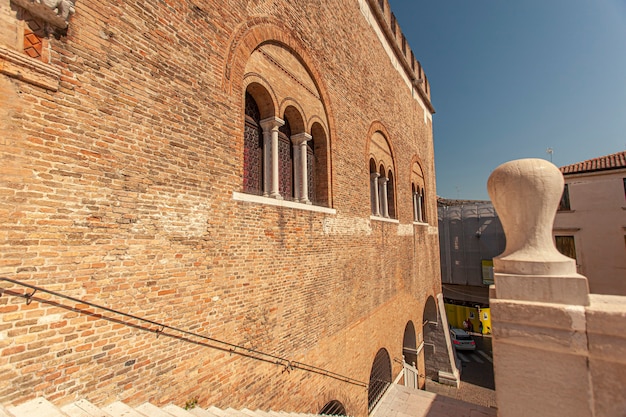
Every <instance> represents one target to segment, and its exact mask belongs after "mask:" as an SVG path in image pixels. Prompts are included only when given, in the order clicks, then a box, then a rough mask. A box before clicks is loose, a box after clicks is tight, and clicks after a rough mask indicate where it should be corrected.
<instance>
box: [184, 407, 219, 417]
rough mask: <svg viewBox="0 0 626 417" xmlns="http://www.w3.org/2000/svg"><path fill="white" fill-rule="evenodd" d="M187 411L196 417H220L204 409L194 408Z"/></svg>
mask: <svg viewBox="0 0 626 417" xmlns="http://www.w3.org/2000/svg"><path fill="white" fill-rule="evenodd" d="M187 411H189V412H190V413H191V414H193V415H194V416H196V417H219V416H218V415H217V414H214V413H212V412H210V411H209V410H205V409H204V408H200V407H194V408H192V409H190V410H187Z"/></svg>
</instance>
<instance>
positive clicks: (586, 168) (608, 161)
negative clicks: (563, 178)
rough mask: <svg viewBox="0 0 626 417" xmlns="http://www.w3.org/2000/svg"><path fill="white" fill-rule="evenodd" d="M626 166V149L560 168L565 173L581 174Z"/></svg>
mask: <svg viewBox="0 0 626 417" xmlns="http://www.w3.org/2000/svg"><path fill="white" fill-rule="evenodd" d="M620 168H626V151H622V152H618V153H614V154H611V155H606V156H601V157H599V158H593V159H588V160H586V161H582V162H576V163H575V164H571V165H565V166H563V167H560V168H559V169H560V170H561V172H562V173H563V174H564V175H567V174H580V173H582V172H594V171H607V170H610V169H620Z"/></svg>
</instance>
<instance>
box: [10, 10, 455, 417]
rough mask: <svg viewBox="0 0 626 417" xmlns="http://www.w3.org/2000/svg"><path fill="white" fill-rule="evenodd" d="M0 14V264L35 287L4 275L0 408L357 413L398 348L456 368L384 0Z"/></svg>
mask: <svg viewBox="0 0 626 417" xmlns="http://www.w3.org/2000/svg"><path fill="white" fill-rule="evenodd" d="M53 7H55V6H53ZM0 11H1V12H2V13H1V17H0V23H2V24H1V25H0V27H1V29H0V31H1V33H0V99H1V107H0V121H1V124H0V129H1V132H0V170H1V173H2V175H1V177H0V277H3V278H8V279H11V280H14V281H19V282H21V283H26V284H28V285H31V286H36V287H41V288H42V290H37V291H36V292H34V289H33V288H32V287H28V286H25V285H21V284H15V283H12V282H8V281H4V282H0V286H1V287H2V288H3V293H2V296H1V297H0V402H1V403H4V404H18V403H20V402H23V401H25V400H27V399H30V398H33V397H36V396H42V397H45V398H47V399H48V400H50V401H52V402H55V403H58V404H63V403H67V402H69V401H72V400H75V399H77V398H88V399H89V400H90V401H92V402H94V403H97V404H105V403H107V402H110V401H113V400H120V399H121V400H123V401H125V402H127V403H138V402H141V401H146V400H149V401H151V402H153V403H156V404H165V403H168V402H174V403H176V404H179V405H180V404H184V403H185V401H187V400H189V399H193V398H196V397H197V399H198V402H199V403H200V404H203V405H205V404H206V405H208V404H215V405H219V406H233V407H241V406H247V407H249V408H252V407H255V408H270V407H271V408H273V409H285V410H287V409H288V410H293V411H306V412H318V411H320V410H321V409H322V407H323V406H324V405H325V404H327V403H329V402H331V401H333V400H335V401H339V402H340V403H341V404H342V405H343V406H344V407H345V409H346V411H347V412H348V413H350V414H352V415H365V414H366V413H367V409H368V397H369V402H370V405H371V403H372V401H375V398H373V397H376V395H377V392H374V391H373V389H374V387H375V386H377V384H378V383H377V382H376V380H378V379H380V380H382V381H383V385H384V383H386V382H390V381H388V380H389V379H391V378H395V377H396V376H397V375H398V374H399V373H400V371H401V369H402V355H403V353H404V354H405V356H407V357H408V358H409V359H411V358H412V359H413V361H416V362H417V366H418V368H419V369H420V372H421V373H423V374H432V375H436V373H437V371H438V370H443V371H447V372H450V371H451V369H450V364H449V361H448V362H446V361H447V358H448V356H447V355H448V354H447V352H445V349H444V350H441V349H439V350H436V352H437V354H438V355H440V356H439V357H437V356H436V355H435V354H434V353H433V350H432V344H433V343H434V342H433V341H432V340H431V341H429V340H428V338H433V337H434V338H435V339H436V337H435V336H436V335H438V338H439V339H438V340H439V341H441V340H443V339H442V338H443V334H444V333H443V332H442V331H441V329H442V328H443V326H441V323H439V325H437V323H436V321H437V320H438V317H439V315H438V313H437V307H436V304H437V302H436V299H437V296H438V295H439V294H440V293H441V283H440V278H439V249H438V248H439V246H438V234H437V218H436V216H437V212H436V199H435V170H434V163H433V138H432V114H433V112H434V110H433V108H432V106H431V103H430V87H429V84H428V81H427V78H426V75H425V74H424V71H423V69H422V67H421V65H420V63H419V62H418V61H417V60H416V58H415V56H414V54H413V51H412V50H411V49H410V48H409V47H408V45H407V42H406V40H405V38H404V36H403V35H402V32H401V30H400V28H399V27H398V25H397V24H396V22H395V17H394V16H393V14H392V13H391V11H390V10H389V5H388V4H387V2H386V1H384V0H380V1H375V0H354V1H339V0H324V1H321V0H316V1H309V2H299V3H294V2H287V1H283V0H271V1H270V0H249V1H229V2H212V1H209V0H193V1H192V0H184V1H155V2H139V1H133V0H130V1H124V2H116V1H110V0H103V1H99V2H90V1H83V0H79V1H77V2H76V4H73V3H71V2H69V0H62V1H60V2H59V5H58V8H56V9H54V10H53V9H50V8H46V6H45V5H43V4H34V3H31V2H30V0H19V1H18V0H11V1H9V0H1V1H0ZM414 46H415V45H414ZM43 289H45V290H49V291H53V292H55V293H57V295H54V294H50V293H47V292H45V291H43ZM33 292H34V294H33V295H32V296H30V297H29V295H30V294H31V293H33ZM58 294H60V295H58ZM19 295H22V296H26V297H27V299H26V300H25V299H24V298H23V297H20V296H19ZM63 297H71V298H72V299H68V298H63ZM77 300H80V302H79V301H77ZM90 303H93V304H96V305H99V306H103V307H106V308H108V309H110V310H102V309H98V308H95V307H93V306H91V305H90ZM117 312H122V313H125V314H128V315H132V316H134V317H130V316H128V315H126V316H124V315H119V314H118V313H117ZM135 317H139V318H142V319H146V320H149V321H150V322H146V321H141V320H137V319H136V318H135ZM162 325H165V326H162ZM424 326H425V327H424ZM180 330H183V331H184V332H180ZM433 330H434V332H433ZM185 332H187V333H185ZM199 336H201V337H199ZM424 337H426V339H427V340H426V347H425V348H424V349H422V347H424V345H423V344H422V342H423V341H424ZM416 352H417V354H416ZM375 358H378V359H376V360H375ZM374 362H376V365H375V366H373V364H374ZM312 367H315V368H314V369H313V368H312ZM318 368H319V369H318ZM373 368H374V369H373ZM373 370H374V373H372V371H373ZM368 391H369V392H368Z"/></svg>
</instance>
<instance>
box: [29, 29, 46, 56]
mask: <svg viewBox="0 0 626 417" xmlns="http://www.w3.org/2000/svg"><path fill="white" fill-rule="evenodd" d="M42 47H43V41H42V39H41V38H40V37H39V36H37V35H35V34H34V33H33V31H32V30H30V29H28V28H26V29H24V52H25V53H26V55H28V56H29V57H31V58H35V59H39V60H41V58H42V55H43V51H42Z"/></svg>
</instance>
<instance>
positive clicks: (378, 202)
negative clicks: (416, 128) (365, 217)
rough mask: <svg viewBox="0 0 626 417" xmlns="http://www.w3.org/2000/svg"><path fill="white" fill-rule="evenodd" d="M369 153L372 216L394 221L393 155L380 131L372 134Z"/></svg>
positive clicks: (395, 214)
mask: <svg viewBox="0 0 626 417" xmlns="http://www.w3.org/2000/svg"><path fill="white" fill-rule="evenodd" d="M381 128H382V126H381ZM369 152H370V156H369V173H370V178H369V180H370V200H371V208H372V216H376V217H385V218H394V219H395V218H396V216H397V213H396V197H395V196H396V191H395V181H394V174H393V173H394V162H393V155H392V152H391V147H390V146H389V142H387V138H386V137H385V135H384V134H383V132H382V131H381V130H375V131H374V133H373V134H372V136H371V139H370V143H369Z"/></svg>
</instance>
